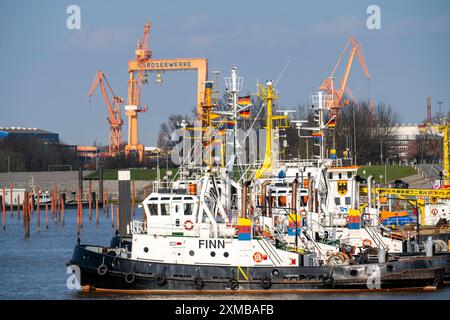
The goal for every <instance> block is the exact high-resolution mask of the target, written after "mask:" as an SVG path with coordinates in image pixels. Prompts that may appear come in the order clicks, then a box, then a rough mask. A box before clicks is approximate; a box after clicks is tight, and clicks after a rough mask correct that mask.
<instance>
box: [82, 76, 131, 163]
mask: <svg viewBox="0 0 450 320" xmlns="http://www.w3.org/2000/svg"><path fill="white" fill-rule="evenodd" d="M104 83H106V85H107V86H108V88H109V90H110V91H111V93H112V97H113V105H111V102H110V101H109V97H108V93H107V92H106V89H105V85H104ZM97 85H100V89H101V90H102V94H103V98H104V99H105V102H106V107H107V108H108V118H107V119H108V122H109V127H110V132H109V150H108V154H109V155H110V156H113V157H115V156H117V155H118V154H119V152H120V143H121V139H122V124H123V120H122V113H121V111H120V104H121V103H123V101H124V100H123V98H122V97H119V96H116V95H115V94H114V91H113V89H112V88H111V85H110V84H109V82H108V80H107V79H106V77H105V74H104V73H103V72H102V71H97V74H96V75H95V79H94V83H93V84H92V87H91V90H90V91H89V98H91V97H92V95H93V93H94V90H95V89H96V88H97Z"/></svg>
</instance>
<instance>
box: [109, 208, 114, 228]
mask: <svg viewBox="0 0 450 320" xmlns="http://www.w3.org/2000/svg"><path fill="white" fill-rule="evenodd" d="M110 214H111V227H113V228H114V205H113V204H112V203H111V210H110Z"/></svg>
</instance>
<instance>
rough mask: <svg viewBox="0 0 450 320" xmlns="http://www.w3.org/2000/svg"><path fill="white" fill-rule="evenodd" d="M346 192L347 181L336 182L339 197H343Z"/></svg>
mask: <svg viewBox="0 0 450 320" xmlns="http://www.w3.org/2000/svg"><path fill="white" fill-rule="evenodd" d="M347 191H348V181H347V180H338V182H337V192H338V193H339V195H341V196H345V195H346V194H347Z"/></svg>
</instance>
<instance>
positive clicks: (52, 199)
mask: <svg viewBox="0 0 450 320" xmlns="http://www.w3.org/2000/svg"><path fill="white" fill-rule="evenodd" d="M54 206H55V193H54V192H53V191H51V193H50V213H51V215H52V217H53V208H54Z"/></svg>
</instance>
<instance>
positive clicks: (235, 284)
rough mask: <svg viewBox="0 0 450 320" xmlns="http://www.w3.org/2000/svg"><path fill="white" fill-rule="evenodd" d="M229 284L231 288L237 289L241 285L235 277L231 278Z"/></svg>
mask: <svg viewBox="0 0 450 320" xmlns="http://www.w3.org/2000/svg"><path fill="white" fill-rule="evenodd" d="M229 284H230V289H231V290H236V289H237V288H238V287H239V281H238V280H237V279H235V278H233V279H230V281H229Z"/></svg>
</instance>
